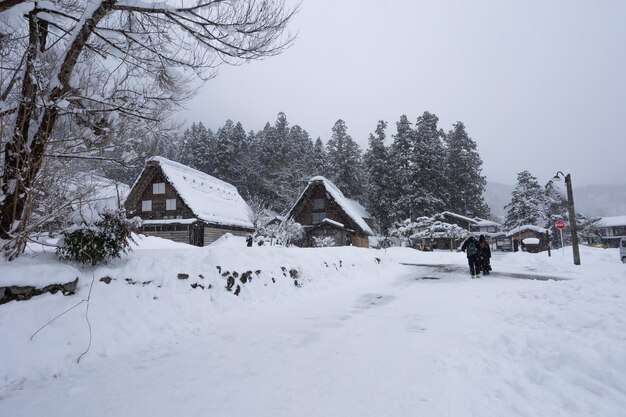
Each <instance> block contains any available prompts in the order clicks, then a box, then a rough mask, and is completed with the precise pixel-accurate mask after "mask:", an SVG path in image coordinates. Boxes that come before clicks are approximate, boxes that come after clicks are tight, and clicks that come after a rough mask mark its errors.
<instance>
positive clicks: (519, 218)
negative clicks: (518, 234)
mask: <svg viewBox="0 0 626 417" xmlns="http://www.w3.org/2000/svg"><path fill="white" fill-rule="evenodd" d="M504 208H505V209H506V210H507V214H506V219H505V221H504V226H505V227H506V228H507V229H513V228H515V227H518V226H522V225H526V224H530V225H535V226H539V225H543V224H544V221H545V216H544V211H543V209H544V193H543V189H542V187H541V186H540V185H539V183H538V182H537V178H535V177H533V175H532V174H531V173H530V172H529V171H522V172H520V173H518V174H517V185H516V186H515V189H514V190H513V193H512V194H511V202H510V203H509V204H507V205H506V206H504Z"/></svg>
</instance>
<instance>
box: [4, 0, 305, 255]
mask: <svg viewBox="0 0 626 417" xmlns="http://www.w3.org/2000/svg"><path fill="white" fill-rule="evenodd" d="M0 13H1V14H0V57H1V58H2V65H0V71H1V73H0V97H1V98H2V105H1V107H0V132H2V134H3V138H2V141H0V142H2V143H3V146H4V153H3V161H2V162H3V175H2V181H1V194H0V239H2V240H4V241H5V245H4V250H5V255H6V256H7V257H8V258H9V259H12V258H14V257H16V256H18V255H19V254H20V253H21V252H22V251H23V248H24V246H23V245H24V244H23V243H20V242H24V239H16V237H17V236H19V235H20V233H23V232H24V231H25V230H26V229H27V224H28V219H29V213H28V211H29V210H28V207H29V204H27V203H28V202H29V201H32V199H33V198H35V196H33V193H32V190H33V189H34V186H35V182H36V181H37V179H38V174H39V172H40V170H41V167H42V162H43V161H44V159H45V158H46V157H47V154H48V152H49V150H50V147H51V142H52V141H53V139H54V138H55V130H56V129H57V127H58V126H59V125H60V124H64V125H65V126H66V127H67V130H68V131H69V134H68V136H67V137H62V138H60V137H56V140H58V141H61V143H66V144H67V145H68V146H66V147H61V149H65V150H68V149H69V152H67V154H68V155H67V156H71V157H77V155H78V154H81V153H85V154H87V155H93V153H92V151H93V149H94V148H98V149H99V150H100V151H101V150H102V148H106V147H107V146H110V144H113V145H111V146H114V144H115V138H119V137H121V136H122V132H123V131H124V130H125V129H136V128H137V125H138V124H139V125H145V126H149V125H154V124H155V123H158V122H159V121H160V120H162V119H164V118H165V117H166V115H167V114H169V113H170V112H171V111H172V110H174V109H175V108H176V107H177V106H178V105H179V104H180V103H181V102H182V101H184V100H186V99H188V98H189V97H191V96H192V95H193V94H194V93H195V92H196V91H197V88H198V87H199V83H200V82H201V81H204V80H207V79H209V78H211V77H213V76H215V74H216V69H217V67H218V66H219V65H220V64H223V63H227V64H237V63H241V62H245V61H247V60H250V59H260V58H264V57H268V56H273V55H276V54H278V53H280V52H281V51H283V50H284V49H285V48H286V47H288V46H289V45H290V43H291V42H292V40H293V38H292V37H291V36H289V35H288V34H285V29H286V25H287V23H288V22H289V21H290V20H291V19H292V17H293V14H294V13H295V9H289V8H287V7H286V6H285V4H284V1H283V0H275V1H274V0H176V1H175V2H174V0H164V1H160V2H153V3H149V2H145V1H141V0H52V1H46V2H37V1H20V0H0ZM5 132H7V133H6V136H7V137H4V135H5ZM55 156H56V157H63V152H59V150H58V149H56V150H55Z"/></svg>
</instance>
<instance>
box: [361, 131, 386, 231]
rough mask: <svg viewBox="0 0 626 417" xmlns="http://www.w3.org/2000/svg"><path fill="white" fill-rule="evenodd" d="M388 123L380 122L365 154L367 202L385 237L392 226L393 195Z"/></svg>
mask: <svg viewBox="0 0 626 417" xmlns="http://www.w3.org/2000/svg"><path fill="white" fill-rule="evenodd" d="M386 128H387V122H385V121H383V120H380V121H379V122H378V125H377V126H376V132H375V133H376V134H375V135H373V134H370V136H369V149H368V150H367V152H366V153H365V158H364V160H365V166H366V168H367V172H368V176H369V182H368V187H367V201H368V204H367V206H368V208H369V211H370V214H371V215H372V216H373V217H374V218H375V219H377V220H378V223H379V225H380V232H381V233H382V234H383V235H385V234H386V233H387V231H388V229H389V227H390V226H391V219H390V213H391V210H390V208H391V205H392V200H391V193H390V190H389V184H390V182H391V181H390V179H391V178H390V169H389V168H390V167H389V161H388V159H389V156H388V151H387V148H386V146H385V139H386V134H385V129H386Z"/></svg>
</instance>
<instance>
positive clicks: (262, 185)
mask: <svg viewBox="0 0 626 417" xmlns="http://www.w3.org/2000/svg"><path fill="white" fill-rule="evenodd" d="M255 153H256V161H257V164H256V165H257V166H258V169H259V176H258V179H259V182H258V184H257V185H256V186H255V187H254V188H255V190H256V191H255V192H256V193H257V195H259V196H260V197H263V198H264V200H265V201H266V202H267V204H268V205H269V206H270V207H271V208H272V209H273V210H276V211H277V212H279V213H280V212H284V211H285V210H287V209H288V208H289V207H291V205H292V204H293V203H294V201H295V199H296V198H297V197H298V194H299V191H301V190H302V189H303V187H304V186H305V185H306V182H307V181H308V179H309V178H310V177H311V175H312V173H313V172H314V168H313V163H312V160H313V142H312V141H311V137H310V136H309V134H308V133H307V132H306V131H305V130H304V129H302V128H301V127H300V126H298V125H294V126H293V127H292V128H290V127H289V123H288V122H287V116H286V115H285V114H284V113H279V114H278V118H277V119H276V122H275V124H274V126H271V125H270V124H269V123H268V124H266V125H265V128H264V129H263V130H262V131H260V132H258V133H257V135H256V139H255Z"/></svg>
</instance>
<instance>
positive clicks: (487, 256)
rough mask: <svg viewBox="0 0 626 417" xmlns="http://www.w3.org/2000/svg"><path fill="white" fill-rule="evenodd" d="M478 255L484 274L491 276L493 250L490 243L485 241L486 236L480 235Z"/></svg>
mask: <svg viewBox="0 0 626 417" xmlns="http://www.w3.org/2000/svg"><path fill="white" fill-rule="evenodd" d="M478 254H479V258H480V268H481V269H482V271H483V274H484V275H489V271H491V248H490V247H489V242H487V239H485V235H480V237H479V238H478Z"/></svg>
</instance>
